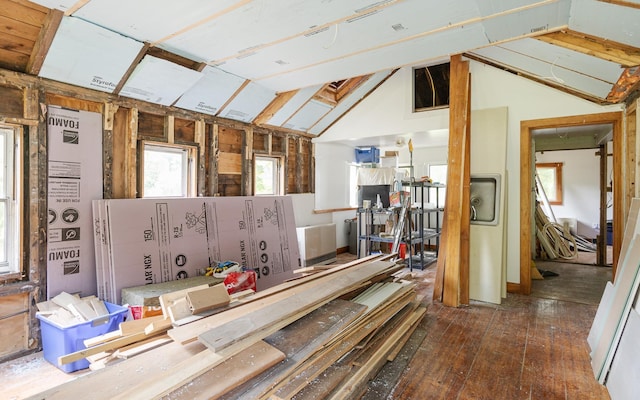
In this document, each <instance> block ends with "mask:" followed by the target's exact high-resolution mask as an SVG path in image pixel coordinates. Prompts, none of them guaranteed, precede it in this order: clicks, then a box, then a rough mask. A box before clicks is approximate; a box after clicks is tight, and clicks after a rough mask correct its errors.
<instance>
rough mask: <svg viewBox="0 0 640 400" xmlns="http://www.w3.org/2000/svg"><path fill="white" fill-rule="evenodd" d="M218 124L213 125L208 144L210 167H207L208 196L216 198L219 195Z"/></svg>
mask: <svg viewBox="0 0 640 400" xmlns="http://www.w3.org/2000/svg"><path fill="white" fill-rule="evenodd" d="M219 130H220V127H219V126H218V124H213V129H212V132H211V141H210V144H209V154H210V155H211V156H210V165H209V177H210V179H209V195H210V196H217V195H218V194H219V193H220V190H219V188H218V161H219V159H220V147H219Z"/></svg>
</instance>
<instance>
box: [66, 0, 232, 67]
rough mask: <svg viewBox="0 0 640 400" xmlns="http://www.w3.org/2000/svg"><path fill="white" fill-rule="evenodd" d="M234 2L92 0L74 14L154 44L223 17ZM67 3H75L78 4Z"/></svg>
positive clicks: (227, 0)
mask: <svg viewBox="0 0 640 400" xmlns="http://www.w3.org/2000/svg"><path fill="white" fill-rule="evenodd" d="M237 2H238V0H216V1H200V0H181V1H172V0H136V1H128V0H91V1H89V2H85V3H86V4H83V6H82V7H81V8H80V9H79V10H78V11H76V12H75V13H74V15H75V16H78V17H80V18H82V19H85V20H87V21H90V22H92V23H95V24H97V25H100V26H105V27H108V28H109V29H111V30H113V31H116V32H119V33H122V34H123V35H127V36H130V37H132V38H136V39H138V40H140V41H148V42H155V41H159V40H161V39H162V38H164V37H166V36H169V35H173V34H176V33H177V32H179V31H181V30H182V29H185V28H187V27H189V26H191V25H193V24H196V23H198V22H199V21H201V20H204V19H207V18H211V17H213V16H219V15H221V14H224V12H225V10H226V9H228V8H229V7H232V6H234V5H235V4H236V3H237ZM70 3H71V4H75V3H77V1H71V2H70ZM114 10H120V12H114ZM141 16H144V18H141ZM158 21H162V22H161V23H158ZM217 39H219V38H216V40H214V41H213V42H210V43H216V42H219V40H217ZM201 45H202V43H201ZM212 47H214V46H212ZM201 61H203V60H201Z"/></svg>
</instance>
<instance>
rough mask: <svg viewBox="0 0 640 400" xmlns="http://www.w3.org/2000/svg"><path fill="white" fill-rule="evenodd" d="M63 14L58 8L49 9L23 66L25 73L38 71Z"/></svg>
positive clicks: (36, 73)
mask: <svg viewBox="0 0 640 400" xmlns="http://www.w3.org/2000/svg"><path fill="white" fill-rule="evenodd" d="M63 16H64V14H63V13H62V11H60V10H56V9H51V10H49V13H48V14H47V17H46V18H45V20H44V24H43V25H42V29H40V34H39V35H38V39H36V43H35V45H34V46H33V51H32V52H31V57H29V62H28V63H27V67H26V68H25V72H26V73H28V74H30V75H38V74H39V73H40V69H41V68H42V64H43V63H44V59H45V57H46V56H47V53H48V52H49V49H50V48H51V43H53V38H54V36H55V35H56V32H57V31H58V27H59V26H60V22H62V17H63Z"/></svg>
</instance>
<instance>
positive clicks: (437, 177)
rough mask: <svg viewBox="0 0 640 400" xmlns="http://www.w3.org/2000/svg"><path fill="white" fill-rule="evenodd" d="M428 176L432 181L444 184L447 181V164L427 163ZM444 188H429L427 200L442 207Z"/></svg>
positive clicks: (444, 195)
mask: <svg viewBox="0 0 640 400" xmlns="http://www.w3.org/2000/svg"><path fill="white" fill-rule="evenodd" d="M428 170H429V178H431V181H432V182H434V183H436V182H437V183H440V184H442V185H445V184H446V182H447V164H430V165H429V168H428ZM446 190H447V189H446V188H442V189H439V190H438V189H435V188H431V189H429V202H430V203H433V204H435V206H436V207H438V208H444V200H445V197H446ZM436 201H437V204H436Z"/></svg>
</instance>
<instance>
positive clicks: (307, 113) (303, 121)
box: [284, 100, 332, 131]
mask: <svg viewBox="0 0 640 400" xmlns="http://www.w3.org/2000/svg"><path fill="white" fill-rule="evenodd" d="M331 109H332V107H331V106H330V105H328V104H325V103H322V102H320V101H317V100H311V101H310V102H308V103H307V104H305V105H304V106H303V107H302V108H301V109H300V111H298V112H297V113H295V115H294V116H293V117H291V119H290V120H288V121H287V122H286V123H285V124H284V127H285V128H288V129H296V130H300V131H307V130H308V129H309V128H311V126H313V124H315V123H316V122H318V120H319V119H320V118H322V117H323V116H324V115H326V114H327V113H328V112H329V111H331Z"/></svg>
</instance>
